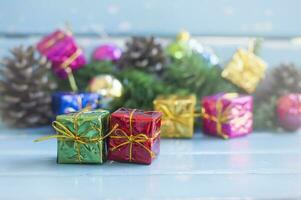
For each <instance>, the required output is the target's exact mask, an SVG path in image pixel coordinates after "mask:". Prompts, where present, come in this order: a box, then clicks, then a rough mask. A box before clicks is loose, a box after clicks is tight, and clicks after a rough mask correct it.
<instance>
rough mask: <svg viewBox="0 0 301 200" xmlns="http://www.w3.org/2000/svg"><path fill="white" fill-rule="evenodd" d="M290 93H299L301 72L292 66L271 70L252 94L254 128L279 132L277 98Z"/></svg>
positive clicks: (285, 65)
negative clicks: (253, 101)
mask: <svg viewBox="0 0 301 200" xmlns="http://www.w3.org/2000/svg"><path fill="white" fill-rule="evenodd" d="M290 93H301V70H300V69H298V68H297V67H296V66H295V65H293V64H282V65H280V66H279V67H276V68H273V69H271V70H270V71H269V72H268V73H267V75H266V77H265V79H264V80H263V81H262V82H261V83H260V84H259V86H258V88H257V90H256V92H255V94H254V99H255V107H254V121H255V123H254V125H255V128H258V129H274V130H280V127H279V124H278V121H277V114H276V102H277V99H278V98H279V97H281V96H283V95H286V94H290Z"/></svg>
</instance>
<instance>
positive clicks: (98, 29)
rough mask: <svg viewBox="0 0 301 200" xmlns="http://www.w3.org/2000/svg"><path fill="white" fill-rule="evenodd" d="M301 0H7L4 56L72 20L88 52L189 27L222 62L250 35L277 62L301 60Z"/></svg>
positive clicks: (0, 49)
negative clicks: (130, 38)
mask: <svg viewBox="0 0 301 200" xmlns="http://www.w3.org/2000/svg"><path fill="white" fill-rule="evenodd" d="M298 5H300V2H299V1H297V0H287V1H278V0H276V1H275V0H265V1H261V0H253V1H247V2H245V1H238V0H216V1H210V0H190V1H183V0H173V1H160V0H144V1H138V0H132V1H130V2H129V1H121V0H115V1H97V0H90V1H85V2H83V1H80V0H64V1H58V0H53V1H45V0H27V1H18V0H9V1H8V0H7V1H1V7H0V56H2V55H4V54H6V53H7V51H8V49H10V48H11V47H13V46H16V45H18V44H35V43H36V42H37V41H38V40H39V39H40V37H41V36H42V35H44V34H47V33H50V32H52V31H53V30H55V29H56V28H60V27H64V26H65V24H66V23H68V24H69V25H70V27H71V29H72V31H73V32H74V34H75V35H76V38H77V40H78V43H79V44H80V45H81V46H82V48H84V50H85V53H86V54H87V55H91V51H92V50H93V49H94V47H96V46H97V45H99V44H100V43H102V41H108V40H111V39H112V40H114V42H117V43H120V44H121V45H122V44H123V38H124V37H125V36H130V35H143V36H148V35H154V36H156V37H163V38H168V37H174V36H175V35H176V34H177V33H178V32H179V31H181V30H187V31H189V32H190V33H191V34H192V35H193V36H197V37H198V38H197V39H198V40H200V41H201V42H202V43H203V44H205V45H209V46H211V47H212V48H213V49H214V50H215V52H216V54H217V55H218V56H219V57H220V59H221V62H226V61H227V60H229V58H230V56H231V55H232V54H233V52H234V51H235V49H236V48H238V47H243V46H246V45H247V43H248V40H247V38H245V37H246V36H260V37H264V38H265V42H264V44H263V47H262V52H261V56H262V57H263V58H264V59H265V60H266V61H267V62H268V63H269V64H270V66H274V65H276V64H279V63H280V62H281V63H283V62H294V63H296V64H298V63H300V62H301V57H300V56H299V55H300V48H301V46H300V45H301V39H298V36H300V35H301V34H300V33H301V26H300V22H298V17H299V16H300V13H299V6H298Z"/></svg>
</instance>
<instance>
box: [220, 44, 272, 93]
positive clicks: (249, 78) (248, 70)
mask: <svg viewBox="0 0 301 200" xmlns="http://www.w3.org/2000/svg"><path fill="white" fill-rule="evenodd" d="M266 67H267V64H266V63H265V62H264V61H263V60H262V59H261V58H259V57H258V56H256V55H255V54H254V53H253V49H249V50H248V51H246V50H244V49H238V50H237V52H236V53H235V54H234V55H233V57H232V59H231V61H230V62H229V63H228V64H227V66H226V67H225V69H224V70H223V72H222V77H223V78H225V79H228V80H229V81H231V82H232V83H233V84H235V85H237V86H238V87H240V88H242V89H244V90H245V91H246V92H248V93H252V92H254V91H255V89H256V87H257V85H258V83H259V81H260V80H261V79H263V77H264V74H265V69H266Z"/></svg>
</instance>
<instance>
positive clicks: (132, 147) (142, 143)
mask: <svg viewBox="0 0 301 200" xmlns="http://www.w3.org/2000/svg"><path fill="white" fill-rule="evenodd" d="M160 126H161V113H160V112H154V111H141V110H136V109H126V108H121V109H118V110H117V111H115V112H114V113H112V115H111V118H110V128H111V131H113V133H112V134H111V135H110V136H109V142H108V149H109V150H108V152H109V154H108V159H109V160H114V161H121V162H134V163H141V164H151V162H152V160H153V159H154V158H155V157H156V156H157V155H158V153H159V151H160ZM115 127H117V128H116V129H115ZM114 129H115V130H114Z"/></svg>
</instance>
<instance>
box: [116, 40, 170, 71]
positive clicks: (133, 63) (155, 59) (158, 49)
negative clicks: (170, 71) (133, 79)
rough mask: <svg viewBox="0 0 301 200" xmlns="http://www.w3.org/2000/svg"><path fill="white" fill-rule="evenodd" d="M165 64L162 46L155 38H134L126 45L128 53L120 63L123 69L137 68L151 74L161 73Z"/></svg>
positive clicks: (125, 53) (122, 57)
mask: <svg viewBox="0 0 301 200" xmlns="http://www.w3.org/2000/svg"><path fill="white" fill-rule="evenodd" d="M165 64H166V56H165V53H164V51H163V49H162V46H161V44H159V43H157V42H156V41H155V39H154V38H153V37H148V38H146V37H133V38H132V39H131V41H129V42H127V43H126V51H125V52H124V53H123V54H122V56H121V60H120V62H119V65H120V66H121V67H122V68H126V67H135V68H140V69H143V70H146V71H150V72H161V71H162V70H163V68H164V67H165Z"/></svg>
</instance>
